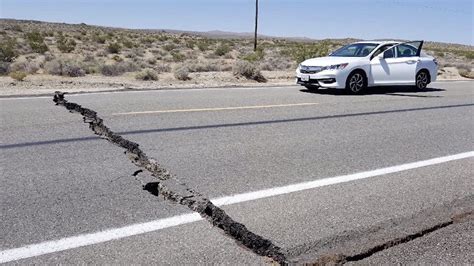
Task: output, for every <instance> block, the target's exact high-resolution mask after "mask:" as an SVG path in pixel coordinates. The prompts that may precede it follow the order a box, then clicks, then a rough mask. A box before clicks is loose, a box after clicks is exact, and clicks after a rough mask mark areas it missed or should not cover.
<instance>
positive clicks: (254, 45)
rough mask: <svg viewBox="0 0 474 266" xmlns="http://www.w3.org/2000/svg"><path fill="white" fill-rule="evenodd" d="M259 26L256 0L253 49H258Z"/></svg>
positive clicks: (256, 2) (256, 0) (256, 1)
mask: <svg viewBox="0 0 474 266" xmlns="http://www.w3.org/2000/svg"><path fill="white" fill-rule="evenodd" d="M257 26H258V0H255V36H254V40H253V50H254V51H255V52H256V51H257Z"/></svg>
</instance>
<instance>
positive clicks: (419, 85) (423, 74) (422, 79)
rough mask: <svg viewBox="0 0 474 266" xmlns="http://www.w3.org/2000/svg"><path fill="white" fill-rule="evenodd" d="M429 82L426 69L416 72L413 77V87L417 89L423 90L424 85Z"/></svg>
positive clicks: (424, 88)
mask: <svg viewBox="0 0 474 266" xmlns="http://www.w3.org/2000/svg"><path fill="white" fill-rule="evenodd" d="M428 84H430V74H429V73H428V71H426V70H420V71H419V72H418V74H416V78H415V87H416V89H417V90H420V91H424V90H426V87H427V86H428Z"/></svg>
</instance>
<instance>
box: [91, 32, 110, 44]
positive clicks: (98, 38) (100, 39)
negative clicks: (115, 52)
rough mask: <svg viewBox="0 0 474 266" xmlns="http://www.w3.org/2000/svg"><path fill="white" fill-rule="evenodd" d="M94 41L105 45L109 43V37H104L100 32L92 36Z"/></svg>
mask: <svg viewBox="0 0 474 266" xmlns="http://www.w3.org/2000/svg"><path fill="white" fill-rule="evenodd" d="M92 40H94V41H95V42H96V43H101V44H104V43H105V42H106V41H107V36H105V35H102V34H100V33H98V32H96V33H94V35H93V36H92Z"/></svg>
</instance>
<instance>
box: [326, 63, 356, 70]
mask: <svg viewBox="0 0 474 266" xmlns="http://www.w3.org/2000/svg"><path fill="white" fill-rule="evenodd" d="M347 65H349V63H344V64H338V65H330V66H325V67H323V69H322V70H341V69H344V68H346V66H347Z"/></svg>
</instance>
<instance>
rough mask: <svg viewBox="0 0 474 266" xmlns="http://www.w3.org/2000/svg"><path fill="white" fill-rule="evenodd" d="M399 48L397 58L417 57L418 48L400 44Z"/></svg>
mask: <svg viewBox="0 0 474 266" xmlns="http://www.w3.org/2000/svg"><path fill="white" fill-rule="evenodd" d="M396 48H397V57H412V56H416V52H417V50H418V49H417V48H415V47H413V46H411V45H409V44H400V45H399V46H397V47H396Z"/></svg>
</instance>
